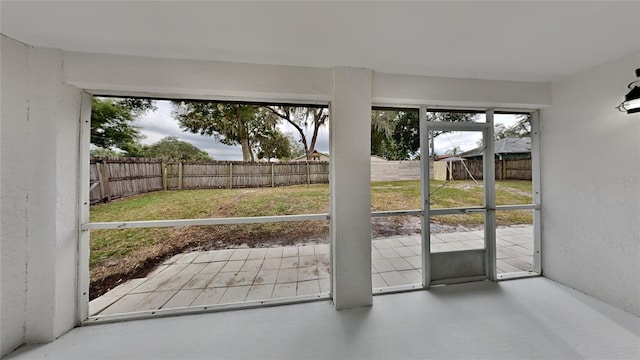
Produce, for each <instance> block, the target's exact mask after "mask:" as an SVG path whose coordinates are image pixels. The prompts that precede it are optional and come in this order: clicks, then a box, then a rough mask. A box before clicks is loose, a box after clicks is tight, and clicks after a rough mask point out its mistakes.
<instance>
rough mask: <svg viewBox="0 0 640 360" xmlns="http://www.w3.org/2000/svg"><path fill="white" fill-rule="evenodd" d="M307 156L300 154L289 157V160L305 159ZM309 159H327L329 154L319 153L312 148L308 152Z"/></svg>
mask: <svg viewBox="0 0 640 360" xmlns="http://www.w3.org/2000/svg"><path fill="white" fill-rule="evenodd" d="M306 160H307V156H306V155H302V156H298V157H297V158H293V159H291V161H306ZM309 161H329V154H325V153H321V152H318V151H316V150H313V151H312V152H311V154H309Z"/></svg>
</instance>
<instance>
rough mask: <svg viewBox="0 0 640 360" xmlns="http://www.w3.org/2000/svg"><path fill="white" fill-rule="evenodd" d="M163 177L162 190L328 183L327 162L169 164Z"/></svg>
mask: <svg viewBox="0 0 640 360" xmlns="http://www.w3.org/2000/svg"><path fill="white" fill-rule="evenodd" d="M165 178H166V180H165V181H166V183H165V184H166V185H165V189H168V190H181V189H222V188H228V189H233V188H248V187H274V186H287V185H301V184H326V183H328V182H329V163H328V162H326V161H309V162H306V161H292V162H276V163H247V162H242V161H215V162H207V163H203V162H181V163H168V164H166V170H165Z"/></svg>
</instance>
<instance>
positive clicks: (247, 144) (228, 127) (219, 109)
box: [173, 101, 277, 161]
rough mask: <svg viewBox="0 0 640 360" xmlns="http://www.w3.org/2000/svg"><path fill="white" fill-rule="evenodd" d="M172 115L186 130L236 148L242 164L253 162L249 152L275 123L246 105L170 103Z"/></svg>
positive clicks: (262, 110)
mask: <svg viewBox="0 0 640 360" xmlns="http://www.w3.org/2000/svg"><path fill="white" fill-rule="evenodd" d="M173 115H174V117H175V118H176V119H177V120H178V122H179V123H180V127H181V128H182V129H184V130H186V131H190V132H192V133H199V134H201V135H209V136H213V137H214V138H215V139H216V140H218V141H220V142H221V143H223V144H225V145H240V146H241V147H242V159H243V161H254V155H253V149H254V148H257V147H258V146H259V143H260V140H261V139H264V137H265V134H267V133H268V132H270V131H272V130H273V128H274V127H275V125H276V122H277V120H276V118H275V117H274V116H272V114H270V113H267V111H266V110H264V109H262V108H260V107H258V106H255V105H250V104H231V103H219V102H204V101H174V102H173Z"/></svg>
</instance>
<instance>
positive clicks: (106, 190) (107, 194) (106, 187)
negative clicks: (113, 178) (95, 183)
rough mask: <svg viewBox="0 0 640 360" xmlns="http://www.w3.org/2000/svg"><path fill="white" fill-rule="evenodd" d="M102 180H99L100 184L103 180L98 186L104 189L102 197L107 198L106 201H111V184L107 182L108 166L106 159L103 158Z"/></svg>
mask: <svg viewBox="0 0 640 360" xmlns="http://www.w3.org/2000/svg"><path fill="white" fill-rule="evenodd" d="M101 172H102V174H101V175H102V180H100V183H101V184H102V182H103V181H104V185H101V186H100V187H101V188H102V189H103V190H104V192H103V193H102V196H103V198H105V197H106V198H107V202H109V201H111V185H110V184H109V166H108V165H107V160H106V159H104V160H102V169H101Z"/></svg>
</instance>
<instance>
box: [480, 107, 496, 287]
mask: <svg viewBox="0 0 640 360" xmlns="http://www.w3.org/2000/svg"><path fill="white" fill-rule="evenodd" d="M493 114H494V111H493V109H489V110H487V112H486V118H487V129H485V131H483V134H484V135H483V136H484V141H485V144H484V146H485V149H484V156H483V159H484V163H483V165H482V166H483V169H484V172H483V178H484V179H483V181H482V182H483V184H484V202H485V208H486V209H487V213H486V214H485V222H484V241H485V249H486V263H487V264H486V266H487V269H486V270H487V276H488V278H489V280H492V281H496V280H497V279H498V274H497V270H496V251H497V249H496V187H495V186H496V156H495V149H494V148H495V140H494V135H493V126H494V125H493Z"/></svg>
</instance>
